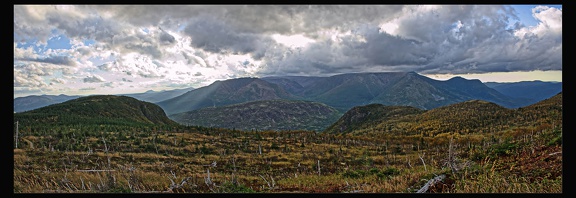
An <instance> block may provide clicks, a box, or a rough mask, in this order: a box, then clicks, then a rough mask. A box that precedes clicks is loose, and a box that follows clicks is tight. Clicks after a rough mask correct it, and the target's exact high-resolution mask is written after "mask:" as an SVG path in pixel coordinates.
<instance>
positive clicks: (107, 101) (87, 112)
mask: <svg viewBox="0 0 576 198" xmlns="http://www.w3.org/2000/svg"><path fill="white" fill-rule="evenodd" d="M14 120H17V121H19V122H20V123H21V124H22V125H27V124H30V125H32V124H44V125H47V124H51V125H68V124H82V125H88V124H117V125H139V124H145V125H166V124H177V123H175V122H174V121H172V120H170V119H168V117H166V114H165V113H164V111H163V110H162V109H161V108H160V107H158V106H157V105H155V104H152V103H149V102H143V101H139V100H137V99H134V98H131V97H127V96H113V95H97V96H86V97H80V98H77V99H73V100H69V101H66V102H63V103H59V104H53V105H50V106H46V107H42V108H39V109H35V110H31V111H27V112H23V113H15V114H14Z"/></svg>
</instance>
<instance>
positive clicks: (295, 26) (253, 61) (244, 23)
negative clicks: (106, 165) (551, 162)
mask: <svg viewBox="0 0 576 198" xmlns="http://www.w3.org/2000/svg"><path fill="white" fill-rule="evenodd" d="M409 71H414V72H417V73H419V74H421V75H425V76H428V77H430V78H434V79H438V80H445V79H449V78H451V77H454V76H462V77H464V78H468V79H480V80H481V81H483V82H515V81H530V80H542V81H559V82H561V81H562V5H14V98H16V97H23V96H27V95H42V94H47V95H59V94H66V95H91V94H121V93H141V92H145V91H147V90H155V91H161V90H170V89H181V88H188V87H194V88H199V87H202V86H206V85H209V84H211V83H213V82H214V81H217V80H226V79H231V78H240V77H265V76H331V75H336V74H342V73H360V72H409Z"/></svg>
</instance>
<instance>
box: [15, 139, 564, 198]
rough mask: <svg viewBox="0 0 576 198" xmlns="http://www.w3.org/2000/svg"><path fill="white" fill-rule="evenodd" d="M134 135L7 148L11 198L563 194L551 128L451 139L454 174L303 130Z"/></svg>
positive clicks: (404, 154)
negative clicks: (431, 183) (37, 196)
mask: <svg viewBox="0 0 576 198" xmlns="http://www.w3.org/2000/svg"><path fill="white" fill-rule="evenodd" d="M133 135H134V136H136V137H143V139H139V138H124V139H116V138H115V135H114V134H111V135H108V136H104V138H105V140H106V143H107V147H108V150H106V149H105V147H104V144H103V141H102V137H101V136H100V134H99V136H98V137H88V138H86V139H85V141H84V142H82V141H78V142H79V144H80V143H81V144H86V143H87V144H88V145H93V146H91V147H90V149H86V150H52V149H51V148H50V146H49V145H54V144H52V143H51V142H40V141H45V140H46V138H44V137H42V136H30V135H28V136H27V135H25V134H24V135H23V139H27V140H29V141H31V142H32V143H33V144H34V145H36V146H35V147H33V148H32V147H22V148H20V149H14V192H15V193H45V192H57V193H85V192H90V193H129V192H136V193H143V192H158V193H160V192H172V193H214V192H225V193H236V192H237V193H252V192H273V193H282V192H321V193H344V192H363V193H413V192H415V191H417V190H418V189H419V188H420V187H422V185H424V184H425V183H426V182H427V181H428V180H429V179H431V178H433V177H434V176H435V175H440V174H446V175H448V178H449V179H448V180H447V181H445V184H446V185H445V186H444V188H441V187H436V188H434V192H443V193H486V192H487V193H495V192H497V193H558V192H561V191H562V177H561V164H562V155H561V154H560V155H548V154H550V153H556V152H558V151H561V148H562V145H561V142H559V141H557V140H556V139H557V138H558V137H561V131H560V132H559V131H558V130H552V129H551V128H550V129H546V130H544V131H542V132H540V133H535V134H534V135H532V136H531V137H530V138H531V139H532V141H527V140H528V139H527V137H526V136H522V135H517V136H515V137H511V138H509V139H507V140H504V139H493V138H491V137H490V136H486V137H483V139H482V141H478V143H473V144H470V145H467V144H464V143H460V144H458V141H454V142H455V143H454V145H453V147H452V148H453V153H454V154H453V155H454V156H453V159H452V161H451V162H452V163H453V164H455V166H456V167H459V171H458V172H456V173H452V171H451V170H450V167H449V166H448V164H447V162H450V160H449V158H448V152H447V151H448V148H449V146H448V145H447V144H446V143H444V144H432V143H431V142H424V144H423V145H417V146H415V144H414V143H413V142H410V141H398V142H394V141H392V140H388V141H389V142H388V143H387V144H388V146H385V145H384V144H382V142H383V140H379V139H373V140H371V139H370V138H364V137H362V138H355V137H350V136H338V135H327V134H316V133H314V132H306V131H299V132H285V133H282V132H281V133H276V132H274V133H268V132H257V133H256V132H231V131H221V130H217V129H214V130H212V131H193V130H192V131H190V132H183V131H172V132H160V133H158V136H157V137H156V138H154V136H152V135H148V136H146V134H145V132H134V133H133ZM456 138H458V137H456ZM475 138H478V137H475ZM456 140H458V139H456ZM54 141H56V140H54ZM136 142H139V143H136ZM487 142H489V143H490V144H487ZM418 143H421V142H420V141H419V142H418ZM137 144H139V145H137ZM39 145H43V146H39ZM302 145H303V146H302ZM426 145H434V146H426ZM72 146H74V145H72ZM70 148H77V147H70ZM259 148H261V150H262V153H261V154H260V152H259V150H260V149H259ZM156 149H157V150H156ZM538 156H543V157H538ZM420 157H422V159H423V160H424V162H425V163H422V160H421V159H420ZM318 161H319V162H320V174H319V173H318ZM213 162H216V166H211V165H210V164H212V163H213ZM424 164H426V167H424ZM531 164H534V165H531ZM542 167H552V168H549V169H543V168H542ZM87 170H92V171H87ZM110 170H111V171H110ZM207 171H209V172H210V176H209V178H210V181H212V184H210V185H208V184H207V182H206V181H207V178H208V172H207ZM521 173H526V174H521ZM185 179H187V180H186V183H184V185H181V186H178V187H177V188H176V187H172V188H171V186H173V183H172V181H174V184H181V181H183V180H185Z"/></svg>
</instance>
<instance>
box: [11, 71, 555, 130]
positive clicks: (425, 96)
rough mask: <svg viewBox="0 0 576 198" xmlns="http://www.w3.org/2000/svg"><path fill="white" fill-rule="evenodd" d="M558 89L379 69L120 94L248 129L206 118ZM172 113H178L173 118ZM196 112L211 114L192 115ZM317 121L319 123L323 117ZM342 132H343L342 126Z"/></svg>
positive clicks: (507, 96)
mask: <svg viewBox="0 0 576 198" xmlns="http://www.w3.org/2000/svg"><path fill="white" fill-rule="evenodd" d="M560 91H561V83H551V82H541V81H533V82H518V83H482V82H480V81H479V80H467V79H464V78H461V77H454V78H451V79H449V80H445V81H440V80H434V79H431V78H428V77H425V76H422V75H419V74H417V73H415V72H382V73H350V74H341V75H335V76H328V77H306V76H276V77H264V78H237V79H229V80H224V81H216V82H214V83H212V84H210V85H208V86H205V87H200V88H198V89H193V88H188V89H178V90H169V91H162V92H155V91H147V92H145V93H138V94H122V95H125V96H129V97H133V98H136V99H138V100H141V101H147V102H151V103H155V104H156V105H158V106H159V107H161V108H162V109H163V110H164V112H165V113H166V115H168V117H170V118H172V119H175V120H176V121H178V122H180V123H182V124H201V125H206V126H218V127H233V128H238V129H248V128H253V126H251V125H254V124H255V122H252V121H250V122H245V123H244V126H241V125H239V123H236V124H235V125H233V126H232V125H230V126H228V125H226V124H225V123H223V122H222V121H218V120H217V119H213V118H211V117H218V118H221V119H223V120H226V119H231V118H229V117H226V116H231V115H218V116H216V115H215V114H214V113H218V112H219V113H223V112H230V109H237V108H239V107H240V106H231V105H236V104H238V105H240V104H243V103H247V102H253V101H270V100H274V101H307V102H316V103H322V104H326V105H328V106H330V107H333V108H334V109H335V110H336V111H335V112H336V113H337V114H339V116H340V115H342V112H347V111H348V110H350V109H352V108H354V107H360V106H365V105H369V104H381V105H384V106H410V107H413V108H417V109H420V110H430V109H436V108H439V107H443V106H448V105H451V104H456V103H461V102H464V101H470V100H482V101H486V102H490V103H494V104H496V105H498V106H501V107H504V108H508V109H515V108H519V107H525V106H527V105H530V104H534V103H536V102H538V101H540V100H542V99H545V98H548V97H551V96H553V95H554V94H557V93H558V92H560ZM78 97H80V96H66V95H58V96H50V95H43V96H27V97H21V98H15V99H14V112H22V111H28V110H32V109H36V108H39V107H44V106H48V105H52V104H57V103H61V102H64V101H67V100H71V99H76V98H78ZM291 104H296V103H291ZM303 104H306V102H303V103H302V104H298V105H303ZM244 105H246V104H244ZM275 105H276V104H270V105H269V106H268V107H269V108H273V109H275V110H277V111H278V112H283V113H281V114H275V115H274V116H273V117H274V121H273V122H272V123H274V122H277V121H278V120H284V119H287V118H288V117H290V116H293V114H292V113H289V112H292V111H293V110H291V109H290V108H299V106H298V105H295V106H293V107H292V106H290V105H287V104H285V103H281V102H280V103H277V105H279V106H275ZM307 105H309V104H307ZM209 107H210V108H209ZM204 108H206V109H204ZM202 109H204V110H202ZM196 110H198V111H196ZM200 110H202V111H200ZM303 110H306V109H303ZM191 111H194V112H191ZM209 111H214V113H210V112H209ZM384 111H387V110H384ZM255 112H257V111H247V112H244V113H245V114H246V115H250V116H256V117H254V118H246V119H248V120H263V119H265V118H263V117H260V116H264V115H262V114H258V113H255ZM330 112H332V111H330ZM182 113H187V114H182ZM176 114H181V115H178V116H176ZM183 115H187V116H183ZM199 115H204V116H206V115H212V116H211V117H204V118H202V117H200V118H198V116H199ZM283 116H287V117H283ZM327 117H331V116H327ZM384 117H385V116H384ZM244 118H245V117H244ZM307 119H308V118H303V119H302V120H300V121H298V122H293V123H292V124H294V126H302V127H303V129H312V130H321V129H323V128H327V127H328V126H329V124H328V125H322V126H321V127H316V128H310V125H307V124H303V123H302V122H304V121H305V120H307ZM327 120H330V119H327ZM333 121H335V120H333ZM207 122H209V123H207ZM307 122H309V121H307ZM319 122H322V123H325V122H326V120H322V121H319ZM297 123H298V124H297ZM257 126H258V127H264V128H266V129H271V130H281V129H284V128H290V127H287V126H281V127H280V125H274V127H273V126H272V125H271V124H270V126H268V125H260V124H257ZM290 129H292V128H290ZM342 130H344V131H348V129H342Z"/></svg>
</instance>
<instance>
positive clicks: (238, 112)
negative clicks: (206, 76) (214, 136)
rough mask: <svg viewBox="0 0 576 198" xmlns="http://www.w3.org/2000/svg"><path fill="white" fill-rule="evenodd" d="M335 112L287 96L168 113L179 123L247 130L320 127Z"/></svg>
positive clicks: (316, 104) (335, 115) (325, 125)
mask: <svg viewBox="0 0 576 198" xmlns="http://www.w3.org/2000/svg"><path fill="white" fill-rule="evenodd" d="M339 116H340V113H339V112H338V111H337V110H336V109H334V108H332V107H329V106H327V105H325V104H322V103H317V102H306V101H290V100H263V101H254V102H246V103H241V104H234V105H228V106H222V107H207V108H203V109H198V110H194V111H189V112H184V113H179V114H174V115H170V117H171V118H172V119H174V120H175V121H177V122H179V123H181V124H187V125H199V126H205V127H219V128H228V129H238V130H248V131H249V130H316V131H322V130H324V129H325V128H326V127H327V126H328V125H330V124H331V123H333V122H335V121H336V120H337V119H338V117H339Z"/></svg>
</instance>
